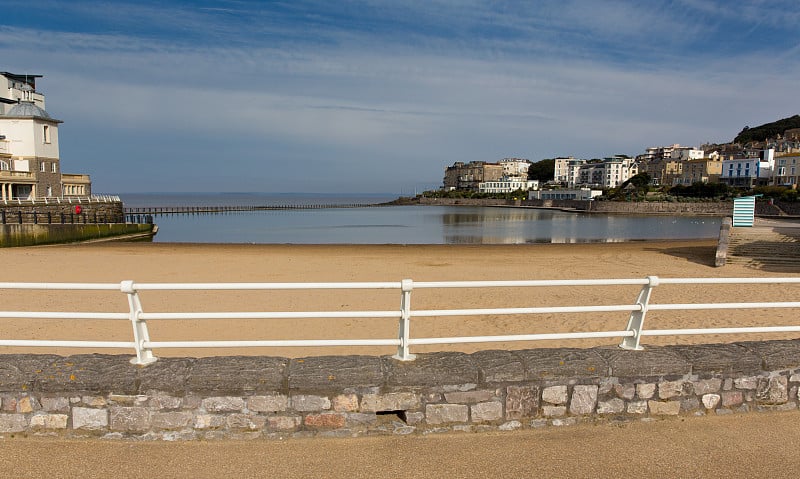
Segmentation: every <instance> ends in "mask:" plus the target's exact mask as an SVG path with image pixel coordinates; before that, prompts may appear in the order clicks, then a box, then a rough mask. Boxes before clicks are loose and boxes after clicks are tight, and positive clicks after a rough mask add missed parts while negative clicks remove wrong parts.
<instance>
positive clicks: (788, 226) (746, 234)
mask: <svg viewBox="0 0 800 479" xmlns="http://www.w3.org/2000/svg"><path fill="white" fill-rule="evenodd" d="M727 263H728V264H743V265H746V266H748V267H751V268H755V269H760V270H764V271H776V272H780V271H784V272H790V271H800V219H797V218H793V219H773V218H756V221H755V223H754V225H753V226H752V227H735V228H731V234H730V239H729V245H728V254H727Z"/></svg>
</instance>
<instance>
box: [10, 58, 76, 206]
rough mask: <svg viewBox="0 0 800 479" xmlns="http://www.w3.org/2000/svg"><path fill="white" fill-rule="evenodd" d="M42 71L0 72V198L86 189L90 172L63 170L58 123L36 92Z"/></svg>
mask: <svg viewBox="0 0 800 479" xmlns="http://www.w3.org/2000/svg"><path fill="white" fill-rule="evenodd" d="M37 78H41V75H18V74H13V73H9V72H0V95H3V96H1V97H0V200H4V201H7V200H11V199H23V200H29V199H39V198H62V197H66V196H88V195H90V194H91V180H90V178H89V175H79V174H63V173H62V171H61V159H60V157H59V148H58V125H59V124H61V123H63V122H62V121H61V120H57V119H55V118H53V117H51V116H50V115H49V114H48V113H47V111H46V110H45V109H44V95H42V94H41V93H39V92H37V91H36V79H37Z"/></svg>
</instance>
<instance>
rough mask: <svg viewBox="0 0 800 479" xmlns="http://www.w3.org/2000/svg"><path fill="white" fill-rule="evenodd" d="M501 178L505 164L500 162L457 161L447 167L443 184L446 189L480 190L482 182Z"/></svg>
mask: <svg viewBox="0 0 800 479" xmlns="http://www.w3.org/2000/svg"><path fill="white" fill-rule="evenodd" d="M501 178H503V166H502V165H500V164H499V163H486V162H484V161H471V162H469V163H464V162H461V161H457V162H455V163H453V166H448V167H447V168H445V171H444V182H443V185H444V189H445V190H470V191H479V185H480V184H481V183H484V182H490V181H500V179H501Z"/></svg>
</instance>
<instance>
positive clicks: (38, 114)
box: [5, 100, 58, 122]
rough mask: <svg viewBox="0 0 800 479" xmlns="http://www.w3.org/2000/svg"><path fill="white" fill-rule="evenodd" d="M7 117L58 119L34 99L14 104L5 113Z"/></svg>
mask: <svg viewBox="0 0 800 479" xmlns="http://www.w3.org/2000/svg"><path fill="white" fill-rule="evenodd" d="M5 116H6V117H16V118H39V119H44V120H50V121H56V122H57V121H58V120H56V119H54V118H53V117H51V116H50V114H49V113H47V112H46V111H44V110H43V109H42V108H39V107H38V106H36V105H35V104H34V103H33V102H32V101H25V100H23V101H20V102H19V103H17V104H16V105H14V106H12V107H11V109H10V110H8V112H6V114H5Z"/></svg>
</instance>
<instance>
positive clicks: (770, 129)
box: [733, 115, 800, 144]
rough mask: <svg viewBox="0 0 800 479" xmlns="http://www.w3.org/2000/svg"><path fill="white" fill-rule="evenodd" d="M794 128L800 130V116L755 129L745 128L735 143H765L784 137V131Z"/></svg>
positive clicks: (735, 139) (737, 136)
mask: <svg viewBox="0 0 800 479" xmlns="http://www.w3.org/2000/svg"><path fill="white" fill-rule="evenodd" d="M792 128H800V115H795V116H791V117H789V118H784V119H782V120H778V121H773V122H772V123H766V124H764V125H761V126H756V127H754V128H750V127H747V126H746V127H744V129H742V131H740V132H739V134H738V135H736V138H734V139H733V143H739V144H745V143H750V142H753V141H764V140H766V139H768V138H775V137H776V136H777V135H782V134H783V132H784V131H786V130H790V129H792Z"/></svg>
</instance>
